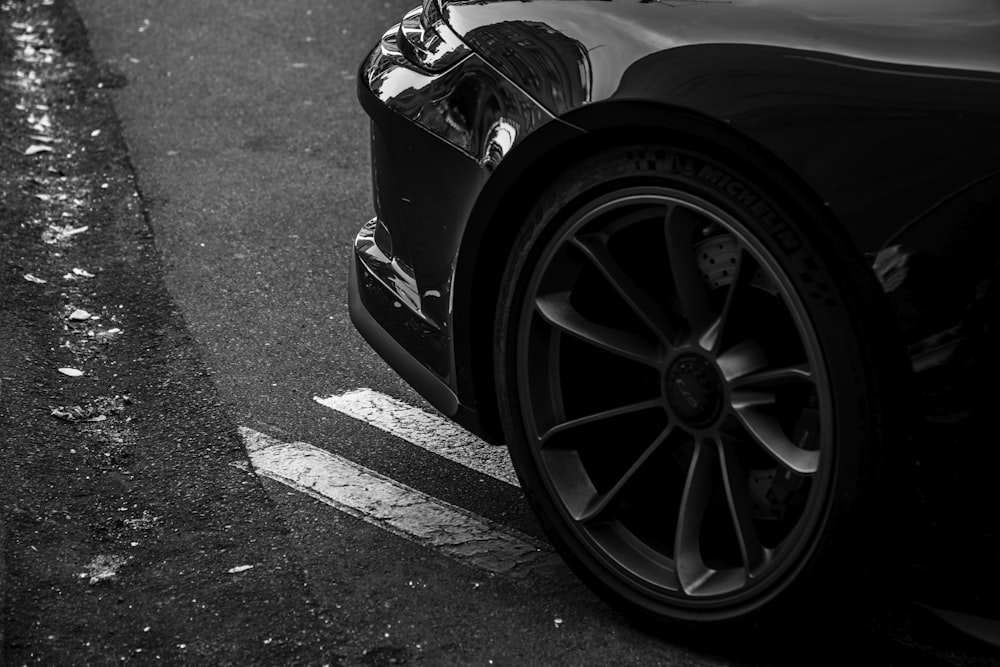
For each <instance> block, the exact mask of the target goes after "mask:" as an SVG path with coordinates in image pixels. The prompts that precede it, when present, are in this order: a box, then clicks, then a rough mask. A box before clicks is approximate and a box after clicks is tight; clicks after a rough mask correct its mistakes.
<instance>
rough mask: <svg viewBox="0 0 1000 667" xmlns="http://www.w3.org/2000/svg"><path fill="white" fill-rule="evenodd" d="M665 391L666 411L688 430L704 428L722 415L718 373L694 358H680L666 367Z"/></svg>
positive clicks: (688, 355)
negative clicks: (687, 427)
mask: <svg viewBox="0 0 1000 667" xmlns="http://www.w3.org/2000/svg"><path fill="white" fill-rule="evenodd" d="M665 388H666V394H667V402H668V403H669V404H670V408H671V409H672V410H673V412H674V414H675V415H677V417H678V418H679V419H680V420H681V421H682V422H684V423H685V424H686V425H688V426H693V427H695V428H703V427H705V426H708V425H709V424H711V423H712V422H714V421H715V420H716V419H717V418H718V416H719V413H720V412H721V411H722V382H721V381H720V379H719V373H718V371H716V370H715V368H713V367H712V365H711V363H710V362H709V361H707V360H706V359H704V358H703V357H700V356H698V355H696V354H683V355H681V356H679V357H678V358H677V359H675V360H674V362H673V363H672V364H670V367H669V368H668V369H667V377H666V387H665Z"/></svg>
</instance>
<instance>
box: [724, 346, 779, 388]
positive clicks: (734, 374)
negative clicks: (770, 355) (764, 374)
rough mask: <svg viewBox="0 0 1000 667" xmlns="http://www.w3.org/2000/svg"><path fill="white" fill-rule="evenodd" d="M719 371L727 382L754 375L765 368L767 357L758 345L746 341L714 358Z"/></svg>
mask: <svg viewBox="0 0 1000 667" xmlns="http://www.w3.org/2000/svg"><path fill="white" fill-rule="evenodd" d="M716 362H717V363H718V364H719V370H721V371H722V375H723V376H724V377H725V378H726V380H728V381H729V382H733V381H734V380H736V378H740V377H744V376H746V375H750V374H751V373H756V372H758V371H760V370H762V369H764V368H766V367H767V357H766V356H765V355H764V350H763V348H761V346H760V344H759V343H757V342H756V341H753V340H746V341H743V342H742V343H739V344H737V345H734V346H732V347H731V348H729V349H728V350H726V351H725V352H722V353H721V354H719V356H718V357H716Z"/></svg>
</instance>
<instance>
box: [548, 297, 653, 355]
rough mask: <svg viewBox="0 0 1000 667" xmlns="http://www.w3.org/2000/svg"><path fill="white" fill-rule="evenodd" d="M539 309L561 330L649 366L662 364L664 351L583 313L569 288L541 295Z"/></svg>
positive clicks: (550, 322)
mask: <svg viewBox="0 0 1000 667" xmlns="http://www.w3.org/2000/svg"><path fill="white" fill-rule="evenodd" d="M535 304H536V309H537V311H538V312H539V313H540V314H541V316H542V317H543V318H545V320H546V321H547V322H548V323H549V324H551V325H552V326H554V327H556V328H557V329H559V330H560V331H563V332H565V333H568V334H570V335H572V336H574V337H576V338H578V339H580V340H582V341H584V342H586V343H589V344H590V345H593V346H595V347H598V348H601V349H602V350H606V351H608V352H611V353H612V354H616V355H618V356H620V357H625V358H626V359H631V360H633V361H638V362H639V363H642V364H646V365H647V366H658V365H659V363H660V358H661V356H662V351H661V350H659V349H658V348H657V346H655V345H652V344H650V343H649V342H648V341H646V340H645V339H643V338H642V337H640V336H637V335H636V334H633V333H629V332H627V331H622V330H620V329H614V328H612V327H608V326H605V325H603V324H598V323H597V322H594V321H592V320H589V319H587V318H586V317H584V316H583V315H581V314H580V313H579V312H578V311H577V310H576V308H574V307H573V305H572V304H571V303H570V301H569V293H568V292H557V293H552V294H546V295H544V296H539V297H538V298H537V299H536V300H535Z"/></svg>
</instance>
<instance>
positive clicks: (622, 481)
mask: <svg viewBox="0 0 1000 667" xmlns="http://www.w3.org/2000/svg"><path fill="white" fill-rule="evenodd" d="M673 429H674V427H673V425H670V426H667V427H666V428H665V429H664V430H663V431H662V432H661V433H660V435H658V436H657V437H656V439H655V440H654V441H653V442H652V444H650V445H649V446H648V447H646V449H645V450H643V452H642V454H640V455H639V458H637V459H636V460H635V462H634V463H633V464H632V465H631V466H629V469H628V470H626V471H625V473H624V474H623V475H622V476H621V477H620V478H619V479H618V481H617V482H615V484H614V486H612V487H611V488H610V489H608V490H607V491H605V492H604V493H597V494H594V495H593V496H592V497H591V498H590V499H589V500H588V501H587V503H586V504H585V505H584V507H583V508H582V509H581V511H580V512H579V514H574V516H573V518H574V519H576V520H577V521H580V522H584V523H586V522H588V521H592V520H593V519H595V518H596V517H599V516H600V515H601V513H602V512H604V510H605V509H607V508H608V506H609V505H611V504H612V503H613V502H614V500H615V498H617V497H618V494H619V493H620V492H621V490H622V489H623V488H625V485H626V484H628V483H629V481H631V479H632V478H633V477H634V476H635V474H636V472H638V471H639V469H641V468H642V466H643V465H645V463H646V461H648V460H649V457H651V456H652V455H653V454H654V453H655V452H656V450H658V449H659V448H660V446H661V445H662V444H663V443H664V441H666V439H667V438H669V437H670V433H671V432H672V431H673Z"/></svg>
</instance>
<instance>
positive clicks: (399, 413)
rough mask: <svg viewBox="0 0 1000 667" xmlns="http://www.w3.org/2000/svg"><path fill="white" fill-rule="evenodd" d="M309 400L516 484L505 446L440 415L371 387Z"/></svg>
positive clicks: (476, 469)
mask: <svg viewBox="0 0 1000 667" xmlns="http://www.w3.org/2000/svg"><path fill="white" fill-rule="evenodd" d="M313 400H314V401H316V402H317V403H319V404H320V405H325V406H326V407H328V408H331V409H333V410H336V411H337V412H342V413H343V414H345V415H347V416H348V417H353V418H355V419H360V420H361V421H364V422H367V423H368V424H371V425H372V426H375V427H377V428H380V429H382V430H383V431H386V432H387V433H391V434H392V435H394V436H396V437H398V438H402V439H404V440H407V441H409V442H410V443H412V444H414V445H417V446H418V447H422V448H423V449H426V450H427V451H429V452H433V453H435V454H437V455H439V456H443V457H444V458H446V459H449V460H451V461H454V462H455V463H460V464H462V465H464V466H466V467H467V468H472V469H473V470H475V471H476V472H481V473H483V474H484V475H489V476H490V477H493V478H495V479H499V480H500V481H501V482H506V483H508V484H510V485H512V486H520V485H519V484H518V481H517V474H516V473H515V472H514V466H513V465H512V464H511V462H510V455H508V454H507V448H506V447H497V446H494V445H490V444H488V443H486V442H484V441H483V440H481V439H480V438H477V437H476V436H474V435H472V434H471V433H469V432H468V431H466V430H465V429H463V428H462V427H461V426H459V425H457V424H455V423H453V422H451V421H449V420H448V419H446V418H444V417H440V416H438V415H435V414H431V413H429V412H425V411H424V410H421V409H420V408H415V407H413V406H412V405H409V404H407V403H404V402H403V401H400V400H397V399H395V398H392V397H391V396H386V395H385V394H381V393H379V392H377V391H372V390H371V389H357V390H355V391H349V392H347V393H344V394H339V395H333V396H328V397H327V398H320V397H319V396H314V397H313Z"/></svg>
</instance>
